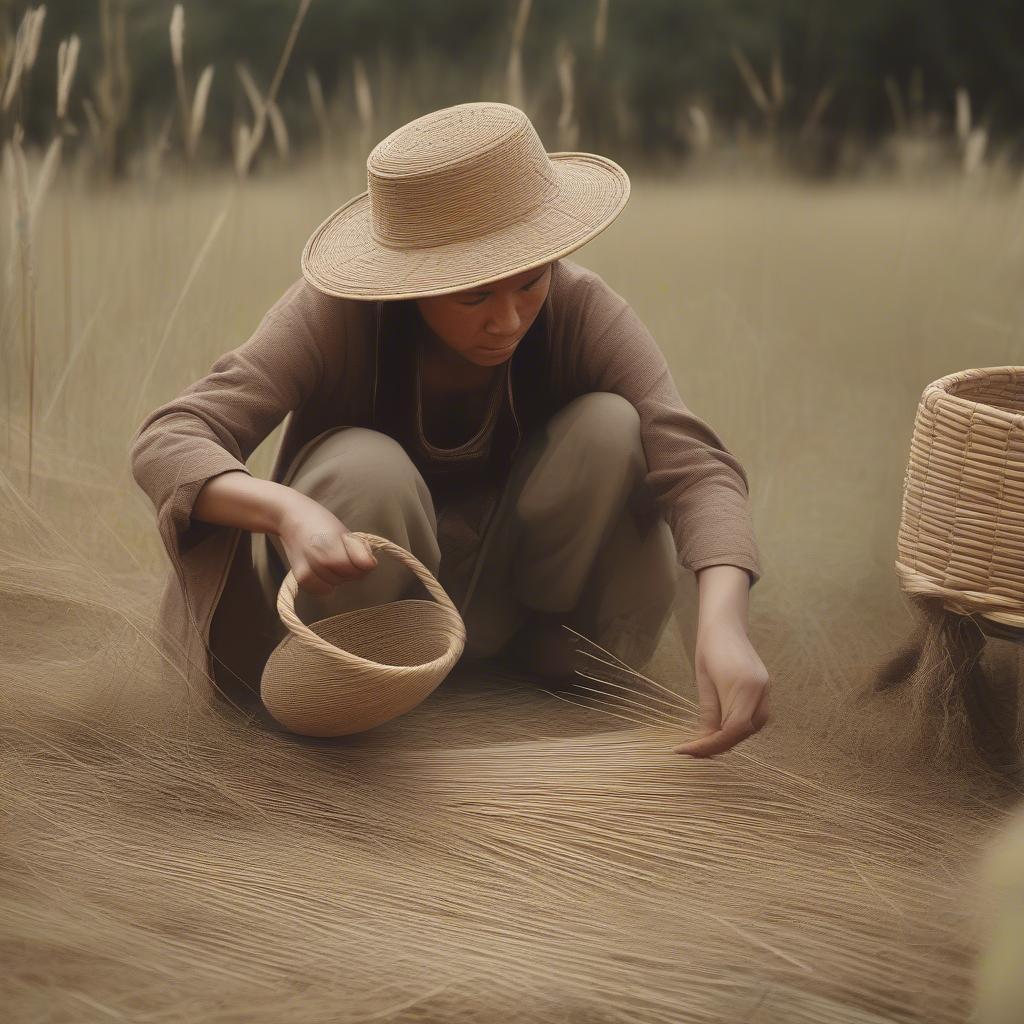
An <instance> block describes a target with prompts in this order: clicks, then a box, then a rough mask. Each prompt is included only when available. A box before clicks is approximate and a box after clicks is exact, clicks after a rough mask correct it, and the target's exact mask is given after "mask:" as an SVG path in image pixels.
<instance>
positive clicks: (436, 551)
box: [254, 426, 441, 623]
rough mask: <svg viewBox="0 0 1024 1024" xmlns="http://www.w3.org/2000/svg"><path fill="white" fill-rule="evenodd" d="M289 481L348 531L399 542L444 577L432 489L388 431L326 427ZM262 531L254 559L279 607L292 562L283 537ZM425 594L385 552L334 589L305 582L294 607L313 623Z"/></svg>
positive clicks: (295, 461) (290, 473) (266, 594)
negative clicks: (318, 590)
mask: <svg viewBox="0 0 1024 1024" xmlns="http://www.w3.org/2000/svg"><path fill="white" fill-rule="evenodd" d="M282 483H284V484H287V485H288V486H289V487H292V488H293V489H295V490H297V491H299V492H300V493H302V494H305V495H307V496H308V497H310V498H312V499H314V500H315V501H316V502H318V503H319V504H320V505H322V506H323V507H324V508H326V509H328V510H329V511H331V512H333V513H334V514H335V515H336V516H337V517H338V519H339V520H341V522H342V523H343V524H344V525H345V526H346V527H347V528H348V529H349V530H353V531H356V530H359V531H364V532H367V533H374V534H377V535H378V536H381V537H386V538H387V539H388V540H390V541H393V542H394V543H395V544H398V545H400V546H401V547H403V548H405V550H406V551H409V552H411V553H412V554H413V555H415V556H416V558H418V559H419V560H420V561H421V562H422V563H423V564H424V565H425V566H426V567H427V568H428V569H429V570H430V571H431V573H433V574H434V575H435V576H436V575H437V573H438V569H439V566H440V562H441V551H440V548H439V546H438V541H437V518H436V515H435V512H434V504H433V500H432V498H431V495H430V491H429V489H428V487H427V485H426V482H425V481H424V480H423V477H422V475H421V474H420V472H419V470H417V469H416V467H415V465H414V464H413V462H412V460H411V459H410V458H409V456H408V454H407V453H406V452H405V450H404V449H403V448H402V446H401V445H400V444H399V443H398V442H397V441H395V440H394V439H393V438H391V437H389V436H388V435H387V434H384V433H381V432H379V431H376V430H371V429H368V428H365V427H351V426H350V427H339V428H335V429H332V430H329V431H326V432H325V433H323V434H321V435H319V436H318V437H316V438H314V439H313V440H312V441H311V442H309V443H308V444H307V445H305V446H304V447H303V448H302V449H301V450H300V451H299V453H298V454H297V455H296V456H295V458H294V459H293V460H292V463H291V465H290V466H289V468H288V472H287V474H286V475H285V477H284V478H283V480H282ZM263 536H264V538H265V542H264V543H263V544H262V545H259V546H257V547H256V548H254V563H255V564H256V568H257V574H258V576H259V578H260V581H261V586H262V588H263V591H264V599H265V600H266V601H268V602H269V603H270V606H271V607H274V606H275V604H276V601H277V592H278V590H279V588H280V585H281V581H282V580H283V579H284V576H285V574H286V573H287V571H288V568H287V567H288V566H289V563H288V558H287V553H286V552H285V550H284V547H283V545H282V544H281V539H280V537H278V536H276V535H273V534H267V535H263ZM267 542H269V543H267ZM421 592H423V588H422V584H421V583H420V581H419V580H418V578H417V577H416V576H415V574H414V573H413V572H412V570H410V569H409V567H408V566H406V565H404V564H403V563H401V562H399V561H398V560H397V559H396V558H394V557H392V556H390V555H388V554H386V553H384V554H382V555H380V556H378V559H377V565H376V567H375V568H373V569H372V570H371V571H370V572H368V573H367V574H366V575H365V576H364V577H362V578H361V579H351V580H346V581H345V582H344V583H341V584H339V585H338V586H336V587H335V588H334V590H333V591H332V592H331V593H330V594H328V595H325V596H320V595H316V594H311V593H309V592H308V591H306V590H304V589H302V588H301V587H300V588H299V590H298V592H297V594H296V599H295V611H296V614H297V615H298V616H299V618H300V619H302V621H303V622H306V623H310V622H316V621H317V620H319V619H323V618H327V617H328V616H331V615H337V614H339V613H341V612H346V611H351V610H352V609H354V608H366V607H370V606H372V605H377V604H386V603H389V602H391V601H397V600H400V599H401V598H403V597H407V596H411V595H412V594H419V593H421Z"/></svg>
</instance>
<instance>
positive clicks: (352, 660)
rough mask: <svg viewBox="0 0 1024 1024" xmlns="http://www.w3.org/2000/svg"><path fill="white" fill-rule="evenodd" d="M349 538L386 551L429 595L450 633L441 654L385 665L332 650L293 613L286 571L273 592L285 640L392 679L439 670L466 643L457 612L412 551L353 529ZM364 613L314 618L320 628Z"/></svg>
mask: <svg viewBox="0 0 1024 1024" xmlns="http://www.w3.org/2000/svg"><path fill="white" fill-rule="evenodd" d="M351 536H353V537H358V538H360V539H361V540H364V541H366V543H367V544H368V545H369V546H370V548H371V549H373V550H378V551H386V552H387V553H388V554H390V555H393V556H394V557H396V558H397V559H398V560H399V561H401V562H403V563H404V564H405V565H407V566H408V567H409V568H410V569H411V570H412V571H413V572H414V573H415V574H416V576H417V577H418V578H419V579H420V581H421V582H422V583H423V586H424V587H425V588H426V590H427V592H428V593H429V594H430V596H431V597H433V598H434V599H435V601H436V602H437V604H438V605H439V606H440V607H441V609H442V611H443V612H445V613H446V615H447V618H448V620H449V621H450V623H451V625H452V630H451V633H450V635H449V636H448V638H447V646H446V649H445V651H444V652H443V653H442V654H440V655H439V656H438V657H436V658H434V659H432V660H431V661H425V662H422V663H420V664H417V665H387V664H385V663H383V662H377V661H372V660H370V659H369V658H363V657H360V656H359V655H357V654H353V653H352V652H350V651H345V650H343V649H342V648H340V647H336V646H335V645H334V644H332V643H329V642H328V641H327V640H325V639H324V638H323V637H322V636H320V635H319V634H317V633H314V632H313V630H312V629H310V628H309V626H307V625H306V624H305V623H304V622H303V621H302V620H301V619H300V618H299V616H298V614H297V613H296V611H295V597H296V595H297V593H298V588H299V583H298V580H297V579H296V578H295V574H294V573H293V572H292V571H291V570H290V569H289V571H288V574H287V575H286V576H285V578H284V580H283V581H282V583H281V587H280V589H279V590H278V593H277V612H278V615H279V616H280V617H281V621H282V622H283V623H284V625H285V626H286V627H287V629H288V632H289V636H287V637H286V638H285V640H291V641H293V642H297V643H300V644H301V645H302V646H303V647H305V648H306V649H307V650H314V651H317V652H319V653H321V654H323V655H325V656H327V657H328V658H333V659H334V660H336V661H340V662H344V663H345V664H346V665H351V666H357V667H358V666H365V667H366V668H387V669H389V670H391V671H393V672H394V674H395V675H396V676H402V675H412V674H417V673H422V672H427V671H431V670H433V669H436V668H439V667H441V665H442V664H443V663H445V662H446V661H447V660H449V659H450V657H451V654H452V651H453V650H454V649H455V648H457V647H459V648H461V647H462V646H464V645H465V641H466V625H465V623H464V622H463V621H462V616H461V615H460V614H459V611H458V609H457V608H456V607H455V605H454V603H453V602H452V600H451V598H450V597H449V596H448V594H447V593H446V592H445V589H444V588H443V587H442V586H441V584H440V583H439V582H438V581H437V580H436V579H435V578H434V575H433V574H432V573H431V571H430V570H429V569H428V568H427V567H426V566H425V565H424V564H423V563H422V562H421V561H420V560H419V559H418V558H417V557H416V556H415V555H414V554H412V552H410V551H407V550H406V549H405V548H403V547H402V546H401V545H400V544H395V543H394V542H393V541H390V540H388V539H387V538H386V537H379V536H377V535H376V534H373V533H365V532H362V531H358V530H353V531H352V532H351ZM396 603H399V602H391V604H392V605H393V604H396ZM400 603H406V604H412V603H419V604H428V603H429V602H426V601H416V602H413V601H403V602H400ZM380 607H382V608H385V607H389V605H381V606H380ZM364 610H366V609H351V610H350V611H346V612H340V613H339V614H338V615H330V616H327V617H326V618H323V619H318V620H317V624H318V625H322V624H323V623H325V622H331V621H333V620H335V619H338V618H341V617H343V616H346V615H350V614H351V612H352V611H364ZM283 646H284V641H282V643H281V644H280V645H279V649H281V648H283Z"/></svg>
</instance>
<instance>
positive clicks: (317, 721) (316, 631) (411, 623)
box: [260, 532, 466, 736]
mask: <svg viewBox="0 0 1024 1024" xmlns="http://www.w3.org/2000/svg"><path fill="white" fill-rule="evenodd" d="M352 536H353V537H358V538H360V539H361V540H364V541H365V542H366V543H367V544H368V545H369V546H370V548H371V549H373V550H379V551H386V552H387V553H388V554H390V555H393V556H394V557H396V558H398V559H399V560H400V561H402V562H404V563H405V564H406V565H407V566H408V567H409V568H410V569H411V570H412V571H413V572H414V573H415V574H416V575H417V576H418V577H419V579H420V580H421V581H422V583H423V585H424V586H425V587H426V589H427V592H428V593H429V594H430V595H431V596H432V597H434V598H435V599H436V601H423V600H402V601H393V602H391V603H388V604H380V605H371V606H370V607H368V608H358V609H355V610H353V611H348V612H342V613H341V614H339V615H332V616H329V617H328V618H326V619H320V620H319V621H317V622H314V623H311V624H310V625H308V626H307V625H306V624H305V623H303V622H302V620H301V619H300V618H299V617H298V615H296V613H295V595H296V593H297V591H298V582H297V581H296V579H295V576H294V574H293V573H292V572H290V571H289V573H288V575H287V576H286V577H285V578H284V581H283V582H282V584H281V588H280V590H279V592H278V595H277V611H278V614H279V615H280V616H281V621H282V622H283V623H284V624H285V625H286V626H287V627H288V630H289V632H288V635H287V636H285V638H284V639H283V640H282V641H281V642H280V643H279V644H278V645H277V647H276V648H274V651H273V652H272V653H271V655H270V657H269V659H268V660H267V663H266V665H265V666H264V669H263V676H262V678H261V680H260V696H261V698H262V700H263V703H264V705H265V706H266V708H267V710H268V711H269V712H270V714H271V715H272V716H273V717H274V718H275V719H276V720H277V721H278V722H280V723H281V724H282V725H283V726H285V728H287V729H289V730H290V731H292V732H296V733H301V734H303V735H306V736H346V735H349V734H351V733H356V732H363V731H365V730H366V729H372V728H373V727H374V726H376V725H380V724H381V723H383V722H387V721H389V720H390V719H392V718H396V717H397V716H399V715H402V714H404V713H405V712H406V711H409V710H410V709H411V708H414V707H416V705H417V704H419V703H421V702H422V701H423V700H424V699H425V698H426V697H428V696H429V695H430V694H431V693H432V692H433V691H434V690H435V689H436V688H437V687H438V686H439V685H440V684H441V682H442V681H443V680H444V679H445V677H446V676H447V675H448V673H449V672H450V671H451V670H452V668H453V667H454V666H455V664H456V662H457V661H458V660H459V658H460V657H461V655H462V652H463V650H464V648H465V645H466V626H465V623H464V622H463V621H462V617H461V616H460V615H459V612H458V609H457V608H456V607H455V605H454V604H453V603H452V601H451V599H450V598H449V597H448V595H447V593H445V590H444V588H443V587H442V586H441V584H440V583H438V582H437V580H436V579H435V578H434V577H433V575H432V574H431V573H430V570H429V569H427V568H426V566H424V565H423V563H422V562H420V561H419V559H417V558H416V557H415V555H412V554H411V553H410V552H408V551H406V550H405V548H403V547H401V546H400V545H398V544H394V543H392V542H391V541H390V540H387V539H386V538H384V537H378V536H376V535H375V534H372V533H361V532H353V533H352ZM342 586H344V584H342Z"/></svg>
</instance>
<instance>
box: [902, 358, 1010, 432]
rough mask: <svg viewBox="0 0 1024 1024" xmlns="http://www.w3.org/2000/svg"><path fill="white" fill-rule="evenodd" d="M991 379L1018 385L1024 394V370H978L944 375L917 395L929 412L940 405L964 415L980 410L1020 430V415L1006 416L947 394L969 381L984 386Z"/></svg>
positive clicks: (995, 407) (992, 407) (1005, 412)
mask: <svg viewBox="0 0 1024 1024" xmlns="http://www.w3.org/2000/svg"><path fill="white" fill-rule="evenodd" d="M995 377H1003V378H1006V379H1008V380H1009V382H1010V383H1011V384H1014V385H1017V384H1019V386H1020V388H1021V390H1022V392H1024V366H982V367H974V368H971V369H967V370H958V371H956V372H955V373H948V374H946V375H945V376H943V377H939V378H938V379H937V380H933V381H932V382H931V383H930V384H928V385H927V386H926V387H925V389H924V391H923V393H922V395H921V402H922V404H923V405H925V406H926V407H927V408H928V409H929V410H932V411H934V409H935V406H936V405H938V404H939V403H940V402H941V403H942V404H943V405H950V406H952V407H953V408H956V409H960V410H961V411H964V412H967V411H974V410H977V409H979V408H983V409H985V410H986V411H988V412H990V413H991V415H993V416H995V417H997V418H999V419H1002V420H1005V421H1006V422H1007V423H1009V424H1012V425H1013V426H1017V427H1021V428H1024V412H1009V411H1008V410H1006V409H1002V408H1000V407H999V406H998V405H990V404H989V403H988V402H979V401H977V400H974V399H970V398H964V397H963V396H962V395H958V394H956V393H955V392H954V391H953V390H951V389H952V388H955V387H957V386H958V385H961V384H964V383H967V382H969V381H975V382H984V381H986V380H989V379H992V378H995Z"/></svg>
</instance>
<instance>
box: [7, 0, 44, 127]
mask: <svg viewBox="0 0 1024 1024" xmlns="http://www.w3.org/2000/svg"><path fill="white" fill-rule="evenodd" d="M45 17H46V5H45V4H42V5H40V6H39V7H30V8H29V9H28V10H27V11H26V12H25V14H24V15H23V16H22V19H21V24H20V25H19V26H18V34H17V36H16V38H15V41H14V58H13V60H12V62H11V70H10V74H9V76H8V79H7V85H6V86H5V87H4V93H3V101H2V103H0V106H2V108H3V110H4V111H5V112H6V111H7V110H9V109H10V106H11V103H12V101H13V100H14V96H15V94H16V93H17V91H18V88H19V86H20V85H21V83H22V81H23V80H24V78H25V75H26V74H27V73H28V72H29V71H31V69H32V65H33V64H35V62H36V55H37V54H38V53H39V40H40V39H41V38H42V34H43V19H44V18H45Z"/></svg>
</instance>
